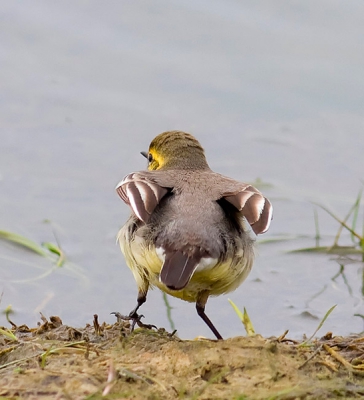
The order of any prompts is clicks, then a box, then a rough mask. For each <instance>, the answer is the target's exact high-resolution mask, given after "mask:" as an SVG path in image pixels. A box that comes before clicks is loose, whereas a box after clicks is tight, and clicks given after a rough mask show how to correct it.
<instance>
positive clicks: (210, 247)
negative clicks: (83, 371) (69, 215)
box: [116, 130, 273, 340]
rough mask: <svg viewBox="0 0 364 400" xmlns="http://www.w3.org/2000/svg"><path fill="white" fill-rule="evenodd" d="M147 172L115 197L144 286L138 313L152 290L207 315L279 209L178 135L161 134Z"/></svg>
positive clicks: (132, 263) (122, 237)
mask: <svg viewBox="0 0 364 400" xmlns="http://www.w3.org/2000/svg"><path fill="white" fill-rule="evenodd" d="M141 154H142V155H143V156H144V157H146V158H147V160H148V168H147V170H144V171H139V172H133V173H130V174H128V175H126V176H125V178H124V179H123V180H122V181H121V182H119V183H118V184H117V186H116V192H117V193H118V195H119V196H120V197H121V199H122V200H123V201H124V202H125V203H126V204H127V205H129V207H130V208H131V215H130V217H129V219H128V220H127V222H126V223H125V225H124V226H123V227H122V228H121V229H120V231H119V233H118V236H117V238H118V242H119V244H120V248H121V251H122V253H123V254H124V257H125V260H126V263H127V265H128V267H129V268H130V270H131V272H132V273H133V275H134V279H135V281H136V284H137V287H138V296H137V305H136V307H135V308H134V309H133V310H132V311H131V312H130V314H129V318H131V319H138V318H139V315H138V313H137V312H138V310H139V308H140V307H141V305H142V304H144V303H145V302H146V300H147V293H148V290H149V289H150V288H154V287H157V288H159V289H160V290H162V291H163V292H165V293H167V294H169V295H171V296H174V297H176V298H179V299H182V300H185V301H188V302H193V303H195V304H196V311H197V314H198V315H199V316H200V317H201V318H202V320H203V321H204V322H205V323H206V325H207V326H208V327H209V328H210V329H211V331H212V332H213V334H214V335H215V337H216V338H217V339H218V340H221V339H222V336H221V335H220V333H219V331H218V330H217V329H216V327H215V326H214V324H213V323H212V322H211V320H210V319H209V317H208V316H207V314H206V313H205V306H206V303H207V300H208V298H209V297H210V296H218V295H221V294H225V293H228V292H231V291H233V290H235V289H236V288H237V287H238V286H239V285H240V284H241V283H242V282H243V281H244V280H245V278H246V277H247V276H248V274H249V272H250V270H251V268H252V265H253V261H254V242H255V240H256V235H257V234H261V233H264V232H266V231H267V230H268V228H269V225H270V222H271V219H272V212H273V208H272V205H271V203H270V201H269V200H268V199H267V198H265V197H264V196H263V194H262V193H261V192H260V191H259V190H258V189H256V188H255V187H253V186H252V185H250V184H248V183H242V182H239V181H236V180H234V179H232V178H229V177H226V176H223V175H221V174H219V173H217V172H214V171H212V170H211V169H210V167H209V165H208V163H207V160H206V156H205V152H204V149H203V147H202V146H201V144H200V142H199V141H198V140H197V139H196V138H195V137H194V136H193V135H191V134H189V133H186V132H182V131H178V130H174V131H167V132H163V133H161V134H159V135H158V136H156V137H155V138H154V139H153V140H152V142H151V143H150V146H149V150H148V152H145V151H142V152H141Z"/></svg>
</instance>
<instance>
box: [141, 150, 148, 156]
mask: <svg viewBox="0 0 364 400" xmlns="http://www.w3.org/2000/svg"><path fill="white" fill-rule="evenodd" d="M140 154H141V155H142V156H144V157H145V158H148V153H147V152H146V151H141V152H140Z"/></svg>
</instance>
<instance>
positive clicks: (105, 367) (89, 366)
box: [0, 316, 364, 400]
mask: <svg viewBox="0 0 364 400" xmlns="http://www.w3.org/2000/svg"><path fill="white" fill-rule="evenodd" d="M2 329H3V331H1V334H0V398H1V399H4V398H5V399H18V398H26V399H101V398H102V399H236V400H238V399H240V400H243V399H270V400H276V399H277V400H278V399H339V398H340V399H357V398H362V397H363V396H364V337H363V336H351V337H335V336H333V335H331V334H330V333H328V334H327V335H325V336H324V337H323V338H321V339H317V340H314V341H313V342H310V343H308V344H305V343H298V342H296V341H293V340H290V339H287V338H286V337H285V336H284V335H282V337H279V338H263V337H261V336H259V335H257V336H254V337H235V338H231V339H227V340H223V341H212V340H206V339H198V340H180V339H179V338H178V337H177V336H176V335H171V334H170V333H168V332H166V331H165V330H163V329H160V330H158V331H156V330H155V329H143V328H138V329H136V330H135V331H134V332H133V333H130V325H129V323H128V322H119V323H116V324H114V325H106V324H102V325H101V326H100V325H99V324H98V322H97V319H96V320H95V321H94V325H93V326H91V325H88V326H86V327H85V328H83V329H75V328H71V327H68V326H65V325H63V324H62V321H61V320H60V319H59V317H51V318H50V319H49V320H47V319H46V318H45V317H43V316H42V323H40V324H39V326H38V327H37V328H34V329H29V328H28V327H26V326H24V325H23V326H15V325H14V326H13V328H12V329H11V330H7V329H6V328H2ZM11 334H14V336H15V337H14V338H10V336H11ZM15 338H16V339H15ZM1 396H2V397H1Z"/></svg>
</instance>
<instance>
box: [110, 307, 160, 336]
mask: <svg viewBox="0 0 364 400" xmlns="http://www.w3.org/2000/svg"><path fill="white" fill-rule="evenodd" d="M111 314H114V315H115V317H116V320H117V322H121V321H131V325H130V332H133V330H134V328H135V325H138V326H139V328H146V329H153V328H155V329H157V330H158V328H157V327H156V326H155V325H151V324H143V322H142V321H141V319H142V318H144V315H142V314H140V315H139V314H138V313H137V312H136V311H132V312H131V313H130V314H129V315H121V314H120V313H119V312H112V313H111Z"/></svg>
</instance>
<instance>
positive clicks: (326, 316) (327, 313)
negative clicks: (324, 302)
mask: <svg viewBox="0 0 364 400" xmlns="http://www.w3.org/2000/svg"><path fill="white" fill-rule="evenodd" d="M336 306H337V304H335V305H334V306H332V307H331V308H330V309H329V310H328V311H327V312H326V314H325V315H324V317H323V318H322V320H321V322H320V323H319V325H318V327H317V328H316V330H315V332H314V333H313V334H312V335H311V336H310V337H309V338H308V339H307V340H305V341H304V342H303V343H301V344H300V345H299V346H304V345H306V344H307V343H309V342H310V341H311V340H312V338H313V337H314V336H315V335H316V333H317V332H318V331H319V330H320V329H321V328H322V326H323V324H324V323H325V321H326V320H327V318H328V316H329V315H330V314H331V313H332V312H333V311H334V309H335V307H336Z"/></svg>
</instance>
